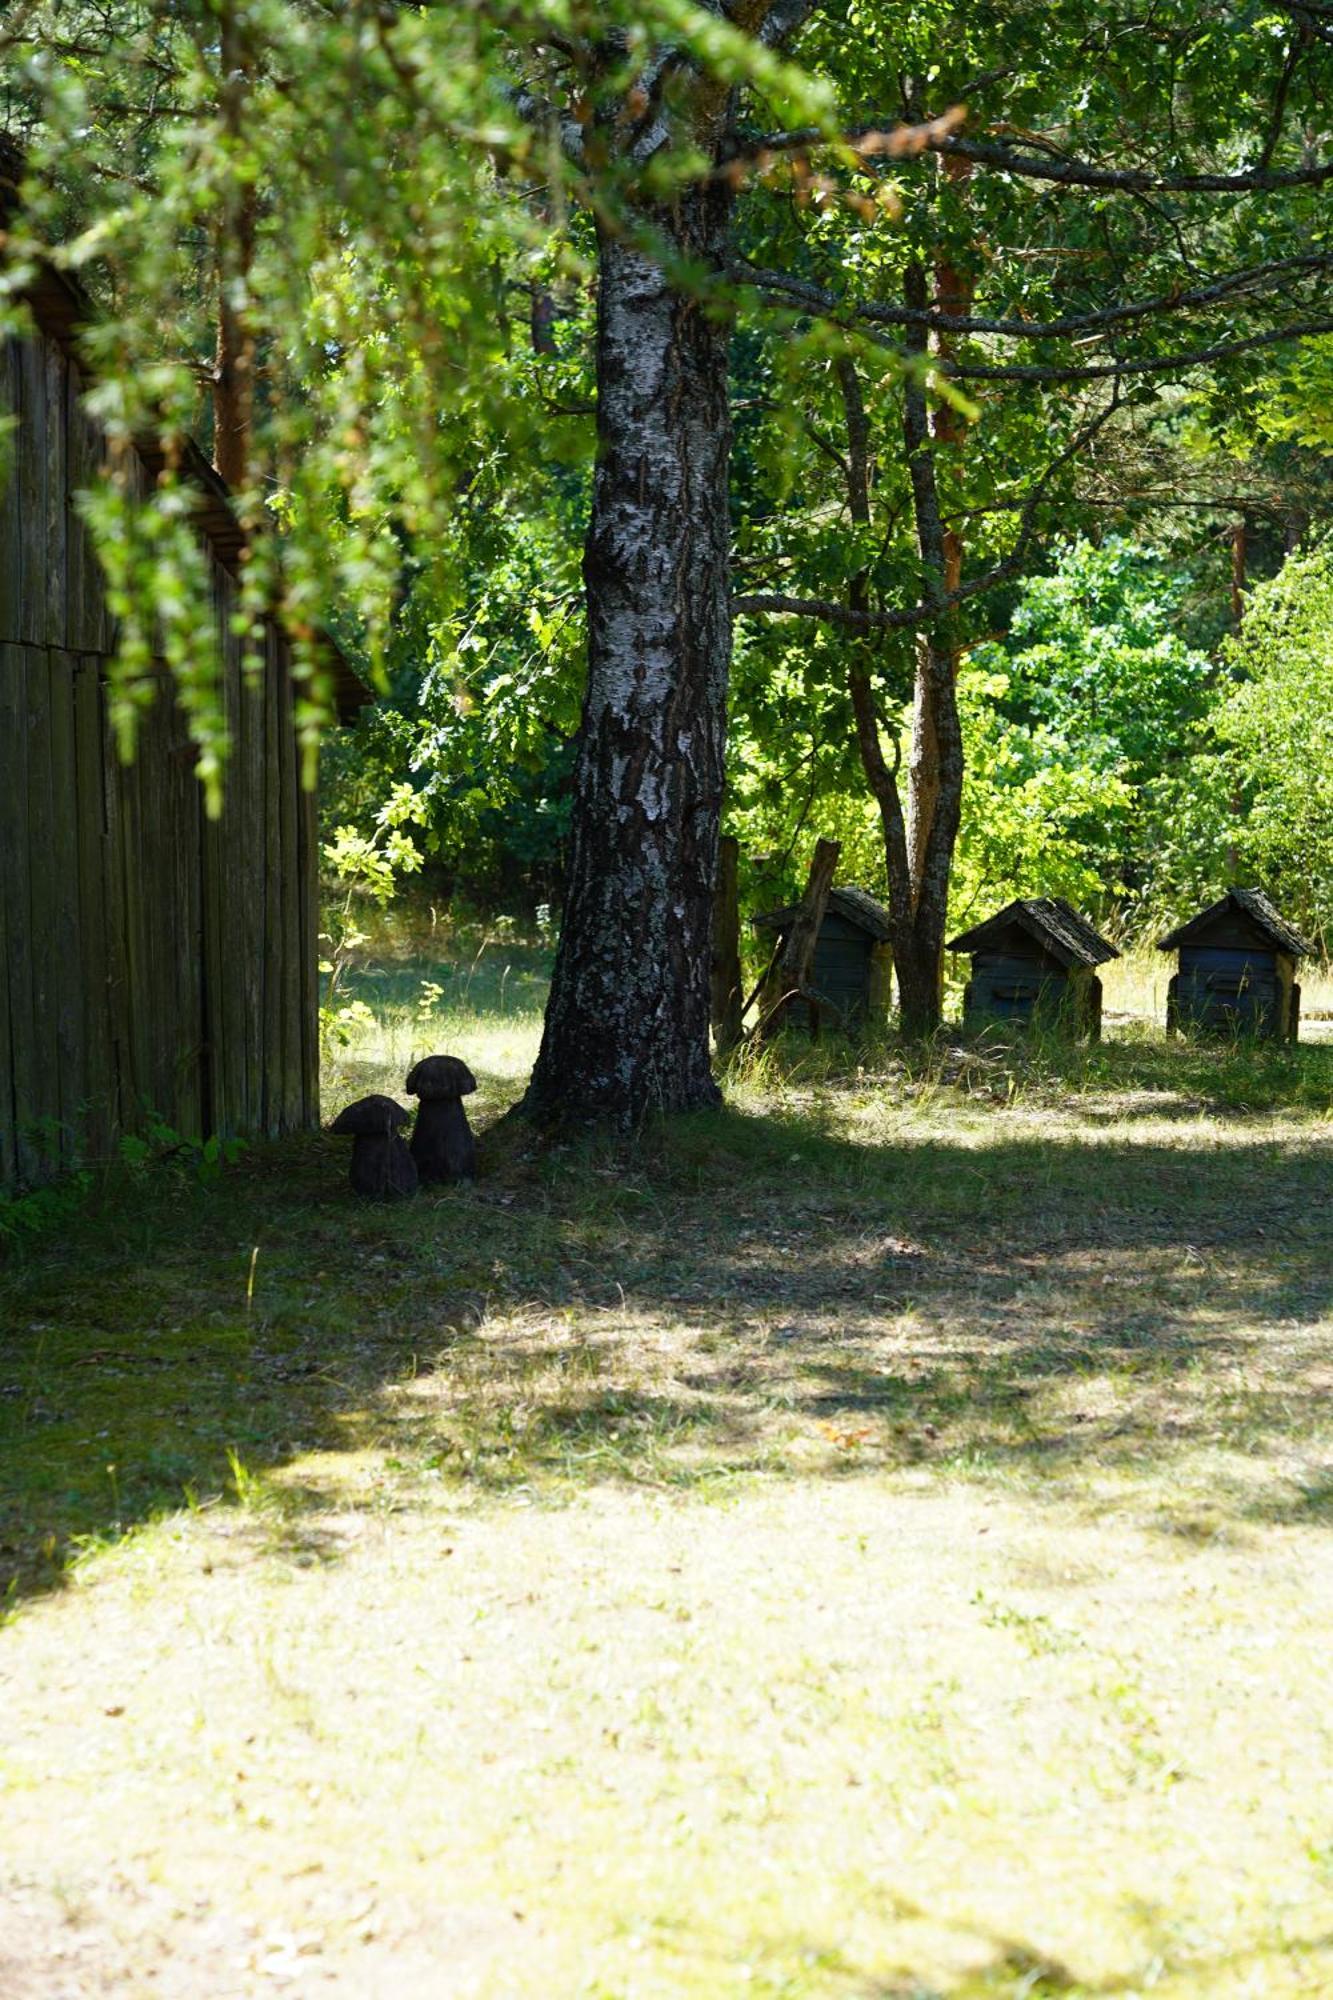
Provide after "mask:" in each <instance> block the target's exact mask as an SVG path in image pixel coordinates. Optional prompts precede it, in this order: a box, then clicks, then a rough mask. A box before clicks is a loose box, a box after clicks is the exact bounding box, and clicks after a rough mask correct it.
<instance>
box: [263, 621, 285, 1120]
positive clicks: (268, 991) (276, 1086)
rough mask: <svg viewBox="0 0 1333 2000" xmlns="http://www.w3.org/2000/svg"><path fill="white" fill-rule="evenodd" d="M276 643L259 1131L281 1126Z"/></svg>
mask: <svg viewBox="0 0 1333 2000" xmlns="http://www.w3.org/2000/svg"><path fill="white" fill-rule="evenodd" d="M278 671H279V663H278V645H277V635H276V633H275V632H274V631H273V629H272V627H271V626H270V627H269V628H268V631H267V632H266V634H265V644H264V683H263V690H262V691H263V697H264V742H263V771H262V776H263V786H264V856H263V863H264V1056H263V1062H264V1130H265V1131H266V1132H267V1133H269V1134H270V1136H273V1135H276V1134H277V1133H279V1132H281V1131H283V1130H284V1127H285V1119H284V1117H283V1102H282V1086H283V1069H282V1063H283V1048H282V966H283V956H284V944H285V940H284V937H283V868H282V863H283V855H282V804H281V799H280V780H281V761H282V745H281V741H280V736H279V730H280V721H279V703H278Z"/></svg>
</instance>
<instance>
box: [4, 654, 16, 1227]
mask: <svg viewBox="0 0 1333 2000" xmlns="http://www.w3.org/2000/svg"><path fill="white" fill-rule="evenodd" d="M3 672H4V662H3V660H0V673H3ZM3 728H4V713H3V709H0V730H3ZM7 764H8V756H7V754H6V746H5V743H4V741H3V738H2V737H0V789H2V788H4V787H5V786H6V785H7V783H8V778H9V773H8V769H7ZM8 831H9V829H8V827H7V826H6V824H5V815H4V809H3V807H0V1188H8V1187H12V1186H13V1184H14V1182H15V1181H16V1180H17V1179H18V1147H17V1145H16V1143H15V1131H14V1049H13V1042H12V1038H11V1035H10V1027H9V922H10V919H9V905H10V902H11V900H12V897H13V891H12V887H11V884H10V880H9V875H10V870H11V868H12V866H13V859H14V856H13V851H12V849H11V847H10V845H9V843H8V840H7V838H6V836H7V834H8Z"/></svg>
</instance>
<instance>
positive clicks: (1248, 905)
mask: <svg viewBox="0 0 1333 2000" xmlns="http://www.w3.org/2000/svg"><path fill="white" fill-rule="evenodd" d="M1228 910H1236V911H1239V913H1240V914H1241V915H1242V916H1245V917H1248V918H1249V919H1250V921H1251V923H1253V924H1257V925H1258V927H1259V929H1260V930H1261V931H1262V932H1263V934H1264V936H1265V937H1267V938H1271V940H1272V942H1273V948H1274V950H1275V951H1287V952H1290V953H1291V955H1292V957H1293V958H1310V957H1312V956H1313V954H1314V946H1313V945H1312V944H1311V943H1310V941H1309V939H1308V938H1303V937H1302V936H1301V934H1300V932H1299V931H1298V930H1296V929H1294V928H1293V926H1292V925H1291V924H1289V923H1288V922H1287V920H1286V918H1285V917H1284V916H1283V915H1282V913H1281V911H1280V910H1276V909H1274V907H1273V905H1272V904H1271V903H1270V902H1269V900H1268V898H1267V896H1265V894H1264V892H1263V890H1262V889H1228V890H1227V892H1226V894H1225V895H1224V896H1219V897H1218V899H1217V901H1216V902H1215V903H1210V904H1209V905H1208V908H1207V909H1206V910H1200V911H1199V914H1198V915H1197V917H1191V918H1190V919H1189V921H1188V923H1183V924H1177V925H1176V928H1175V929H1174V930H1173V931H1168V932H1167V934H1166V936H1165V937H1164V938H1161V939H1160V940H1159V941H1158V946H1157V949H1158V950H1159V951H1175V950H1177V949H1178V948H1179V946H1181V945H1182V944H1192V943H1193V942H1194V940H1195V939H1196V938H1197V937H1198V936H1199V935H1200V933H1201V932H1204V931H1206V930H1207V929H1208V928H1209V926H1210V925H1211V924H1212V923H1214V922H1215V921H1216V919H1217V918H1218V917H1220V916H1222V915H1224V914H1225V913H1226V911H1228Z"/></svg>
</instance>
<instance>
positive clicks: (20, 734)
mask: <svg viewBox="0 0 1333 2000" xmlns="http://www.w3.org/2000/svg"><path fill="white" fill-rule="evenodd" d="M27 770H28V764H27V702H26V694H25V689H24V665H23V653H22V650H21V648H19V647H18V646H14V645H7V644H0V922H2V923H3V927H4V933H3V955H2V956H0V1178H3V1179H4V1181H5V1182H6V1183H7V1184H12V1183H13V1182H14V1181H15V1180H17V1179H18V1178H19V1177H20V1176H25V1175H26V1167H27V1154H26V1151H25V1150H24V1148H23V1146H22V1144H21V1143H20V1126H21V1124H22V1123H23V1122H24V1121H25V1119H26V1117H27V1115H28V1107H29V1105H30V1104H31V1101H32V1086H31V1079H30V1075H29V1065H30V1062H31V1047H32V990H31V973H30V969H29V956H28V955H29V952H30V949H31V936H32V924H31V917H30V913H29V906H28V845H27V843H28V795H27V794H28V787H27Z"/></svg>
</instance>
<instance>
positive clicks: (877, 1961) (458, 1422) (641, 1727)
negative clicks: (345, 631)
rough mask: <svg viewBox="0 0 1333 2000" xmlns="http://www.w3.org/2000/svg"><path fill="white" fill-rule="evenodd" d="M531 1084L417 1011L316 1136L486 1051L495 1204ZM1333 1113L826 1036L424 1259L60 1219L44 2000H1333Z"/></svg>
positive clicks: (41, 1845)
mask: <svg viewBox="0 0 1333 2000" xmlns="http://www.w3.org/2000/svg"><path fill="white" fill-rule="evenodd" d="M414 976H415V975H414ZM536 1031H537V1020H536V1015H535V1014H534V1013H533V1012H532V1011H531V1010H528V1011H527V1012H518V1011H514V1012H506V1013H505V1014H503V1015H499V1014H497V1013H495V1012H492V1011H486V1010H474V1011H471V1012H469V1011H467V1010H465V1009H461V1008H458V1007H448V1008H446V1007H442V1006H441V1005H440V1004H439V1003H436V1002H432V1004H431V1006H430V1008H429V1009H427V1011H426V1012H425V1013H424V1014H423V1013H422V1012H421V1011H420V1009H419V1008H418V1007H417V1005H416V1004H415V1002H414V1001H413V1000H412V998H411V996H410V995H408V996H407V997H403V996H402V995H399V994H397V993H396V992H393V993H390V994H389V997H388V998H386V999H384V1000H382V1001H380V1002H377V1005H376V1007H375V1008H373V1009H372V1010H371V1013H370V1019H369V1021H368V1022H362V1023H361V1025H360V1026H359V1027H358V1028H357V1029H356V1033H355V1036H354V1037H353V1039H352V1040H351V1041H349V1043H348V1044H346V1045H344V1046H342V1047H341V1048H340V1049H339V1050H337V1051H336V1052H334V1053H333V1055H332V1056H331V1059H330V1073H329V1082H328V1089H327V1102H328V1105H329V1108H330V1109H331V1110H332V1109H333V1108H335V1107H336V1105H337V1103H338V1102H340V1101H343V1100H344V1099H345V1098H346V1097H347V1096H350V1095H352V1094H359V1093H360V1092H361V1091H362V1090H369V1089H386V1090H390V1091H396V1090H401V1083H402V1076H403V1075H404V1074H405V1071H406V1066H407V1062H408V1061H409V1060H410V1058H411V1057H412V1056H413V1055H415V1054H420V1053H423V1052H425V1051H426V1050H428V1049H431V1048H441V1049H447V1050H450V1051H452V1052H456V1053H459V1054H461V1055H463V1056H464V1057H465V1058H466V1059H467V1060H468V1062H469V1063H470V1064H471V1065H472V1066H473V1068H474V1070H475V1071H476V1072H477V1074H478V1076H479V1078H480V1080H481V1083H482V1089H481V1091H479V1093H478V1097H477V1099H475V1100H469V1105H470V1107H471V1106H472V1105H473V1104H476V1105H477V1106H478V1114H477V1121H476V1122H477V1124H478V1127H479V1129H480V1130H481V1134H482V1158H483V1165H485V1164H486V1160H487V1154H486V1147H485V1131H486V1128H487V1126H488V1125H489V1124H490V1122H491V1121H492V1120H493V1119H494V1117H495V1116H496V1115H497V1114H498V1113H499V1112H500V1111H501V1110H502V1109H503V1108H504V1107H505V1106H506V1105H507V1104H508V1103H509V1102H511V1101H512V1100H513V1098H514V1097H515V1096H516V1095H517V1094H518V1092H519V1090H520V1089H521V1086H522V1081H523V1078H524V1076H525V1074H526V1069H527V1065H528V1064H529V1062H530V1060H531V1056H532V1053H533V1049H534V1046H535V1038H536ZM1331 1057H1333V1051H1327V1050H1324V1049H1320V1048H1317V1047H1312V1048H1309V1049H1299V1050H1296V1051H1285V1050H1254V1049H1246V1048H1243V1047H1241V1048H1229V1047H1226V1046H1224V1045H1213V1046H1211V1047H1209V1046H1205V1045H1203V1044H1198V1045H1193V1044H1185V1043H1177V1044H1174V1045H1167V1044H1166V1043H1165V1042H1164V1041H1161V1040H1160V1039H1159V1038H1155V1037H1153V1036H1151V1035H1149V1034H1148V1033H1147V1032H1146V1031H1144V1032H1140V1033H1136V1034H1135V1035H1134V1036H1133V1037H1129V1036H1124V1037H1117V1038H1114V1039H1112V1040H1109V1041H1108V1042H1107V1043H1106V1044H1104V1045H1103V1046H1102V1048H1100V1049H1098V1050H1070V1049H1069V1048H1068V1047H1065V1046H1060V1045H1055V1044H1047V1043H1044V1042H1034V1041H1031V1040H1027V1041H1023V1040H1017V1041H1015V1042H1013V1043H1011V1044H1008V1045H1003V1046H1001V1045H995V1046H989V1047H988V1046H985V1045H982V1046H977V1045H971V1044H964V1043H963V1042H962V1041H961V1040H959V1039H957V1038H955V1039H953V1040H951V1039H950V1038H949V1037H948V1036H947V1035H946V1036H945V1037H943V1038H942V1039H941V1042H940V1043H939V1044H938V1045H937V1046H936V1047H935V1048H933V1049H932V1050H929V1051H927V1052H925V1053H924V1054H909V1053H907V1052H904V1051H902V1050H900V1049H898V1048H896V1047H895V1045H894V1044H893V1043H892V1041H891V1039H889V1038H885V1039H884V1041H883V1042H882V1043H881V1044H880V1045H878V1046H870V1047H862V1048H860V1049H856V1048H853V1047H852V1046H850V1045H838V1044H836V1043H834V1042H832V1041H830V1042H826V1043H823V1044H821V1045H820V1046H819V1047H818V1048H817V1049H815V1050H811V1049H810V1047H809V1045H808V1044H806V1043H800V1042H795V1041H792V1042H782V1043H779V1044H778V1045H777V1047H776V1048H775V1049H774V1050H773V1051H772V1053H771V1054H769V1055H767V1056H766V1057H765V1058H764V1060H763V1062H762V1064H757V1065H752V1066H750V1067H749V1068H748V1069H747V1068H742V1069H740V1070H738V1072H737V1073H736V1074H735V1075H734V1076H733V1078H732V1079H731V1081H730V1084H729V1088H728V1102H727V1105H726V1107H725V1109H724V1110H722V1111H721V1112H718V1113H710V1114H708V1115H706V1116H701V1117H697V1118H689V1119H681V1120H675V1121H671V1122H669V1123H667V1124H665V1125H660V1124H654V1125H649V1126H647V1127H645V1129H644V1130H643V1131H642V1132H640V1133H639V1134H638V1135H637V1136H636V1138H635V1140H634V1141H633V1143H631V1144H628V1145H626V1144H622V1143H615V1144H612V1143H609V1142H607V1141H605V1140H589V1141H586V1142H582V1143H580V1144H574V1145H569V1146H563V1147H556V1148H553V1149H552V1148H537V1147H525V1145H524V1143H523V1141H522V1137H521V1134H520V1135H519V1136H518V1137H517V1138H515V1137H514V1135H513V1134H512V1132H511V1133H510V1135H509V1137H508V1138H507V1141H506V1145H505V1148H504V1150H503V1152H502V1153H497V1152H493V1153H492V1155H491V1159H490V1163H489V1171H484V1172H483V1175H482V1177H481V1179H480V1180H479V1181H478V1182H477V1184H476V1185H475V1186H473V1187H464V1188H457V1189H448V1190H443V1191H441V1192H439V1193H436V1194H431V1195H428V1196H423V1197H421V1198H419V1199H418V1200H416V1201H414V1202H411V1203H406V1204H403V1205H402V1206H400V1207H391V1208H383V1209H381V1208H373V1207H372V1208H366V1207H364V1206H362V1205H361V1204H359V1203H357V1202H356V1201H355V1199H354V1198H353V1197H352V1195H351V1193H350V1190H349V1189H348V1187H347V1183H346V1159H345V1157H344V1155H343V1152H342V1150H341V1148H340V1147H338V1146H337V1145H336V1144H335V1143H332V1142H329V1141H326V1140H324V1139H323V1138H321V1137H317V1136H314V1137H310V1138H308V1139H305V1140H302V1141H299V1142H293V1143H291V1144H289V1145H285V1146H282V1147H277V1148H257V1149H255V1150H254V1151H253V1152H252V1153H251V1154H249V1155H248V1156H247V1157H246V1158H245V1159H244V1160H243V1161H242V1162H241V1163H240V1165H239V1166H237V1167H236V1168H234V1169H231V1170H229V1171H228V1172H227V1173H226V1174H225V1176H224V1177H223V1180H222V1183H221V1185H220V1186H219V1187H218V1188H216V1189H213V1190H209V1189H205V1188H201V1187H200V1186H198V1184H197V1183H196V1182H194V1181H193V1180H191V1179H190V1178H189V1177H188V1176H185V1175H180V1174H176V1175H172V1174H170V1173H167V1174H163V1175H159V1176H157V1177H154V1176H152V1175H149V1176H145V1177H141V1178H140V1181H139V1183H138V1185H137V1186H136V1188H135V1189H133V1190H132V1191H131V1192H130V1198H125V1190H123V1189H122V1190H121V1191H120V1192H119V1193H117V1192H116V1191H115V1190H114V1189H110V1188H108V1189H106V1190H103V1191H102V1193H101V1194H100V1195H99V1196H98V1197H97V1199H96V1200H95V1201H94V1202H93V1203H92V1205H91V1206H88V1207H86V1208H84V1209H82V1210H79V1209H75V1210H72V1211H71V1212H70V1214H69V1215H68V1216H66V1217H64V1218H63V1220H62V1236H61V1239H60V1240H59V1241H54V1240H52V1239H50V1238H46V1239H38V1240H35V1241H34V1242H32V1243H31V1244H29V1245H26V1246H25V1248H24V1252H23V1256H22V1257H21V1259H20V1260H18V1261H17V1262H16V1263H14V1264H12V1265H11V1267H10V1268H9V1269H8V1270H7V1271H6V1272H5V1273H3V1274H0V1315H3V1318H4V1324H5V1326H6V1328H7V1334H6V1338H5V1341H4V1344H3V1347H2V1348H0V1392H2V1393H0V1465H2V1466H3V1468H4V1470H3V1477H2V1478H0V1578H3V1579H8V1578H12V1579H13V1588H12V1590H11V1593H10V1596H9V1598H8V1600H7V1604H8V1608H9V1616H8V1619H7V1622H6V1624H5V1629H4V1630H3V1633H0V1793H2V1794H3V1808H2V1809H0V1967H3V1978H0V1985H3V1986H4V1990H5V1993H6V2000H8V1996H9V1994H10V1993H11V1992H12V1993H13V1994H15V1995H16V1996H19V2000H27V1996H29V1995H33V1996H35V1995H38V1994H40V1995H42V2000H46V1996H47V1994H48V1993H52V1992H58V1991H59V1990H60V1987H59V1984H58V1983H57V1982H58V1981H59V1980H60V1979H64V1980H65V1981H66V1983H67V1984H68V1985H69V1986H70V1987H71V1990H73V1991H76V1992H81V1991H84V1990H86V1991H89V1992H95V1991H98V1990H110V1991H113V1992H116V1993H118V1994H119V1993H122V1992H123V1993H126V1994H134V1993H136V1992H139V1991H143V1992H148V1991H152V1990H174V1991H176V1992H177V1993H179V1994H182V1995H185V1996H192V1995H194V1994H198V1995H200V1996H201V2000H202V1996H204V1995H208V1996H209V2000H212V1996H213V1995H214V1994H215V1993H217V1992H219V1991H228V1992H230V1991H234V1992H236V1993H238V1994H245V1995H251V1994H258V1993H267V1992H271V1991H276V1990H286V1991H292V1992H295V1993H303V1992H306V1991H311V1992H318V1991H334V1992H347V1993H355V1994H358V1995H360V1994H369V1995H375V1994H381V1993H383V1994H392V1995H393V1996H394V2000H416V1996H421V2000H427V1996H429V2000H435V1996H437V1995H439V1994H440V1993H442V1992H444V1993H459V1994H476V1995H483V1996H490V1995H494V1996H497V2000H498V1996H501V1995H505V1996H508V1995H516V1994H517V1995H533V1996H538V1995H540V1996H542V2000H545V1996H547V1995H551V1994H560V1995H563V1994H566V1993H568V1994H571V1995H580V1996H588V2000H593V1996H601V2000H607V1996H617V2000H621V1996H624V2000H628V1996H630V1995H635V1996H637V1995H649V1996H656V1995H662V1996H677V1995H680V1996H686V2000H689V1996H695V1995H697V1996H699V2000H714V1996H719V1995H720V1996H724V2000H725V1996H731V1995H736V1996H739V1995H742V1994H745V1995H753V1994H756V1993H760V1994H767V1995H771V1996H779V1995H781V1996H787V2000H790V1996H820V2000H825V1997H826V1996H836V2000H844V1996H845V2000H853V1996H855V2000H865V1996H867V1995H870V1994H875V1995H877V1996H892V2000H903V1997H904V1996H906V1995H909V1994H910V1995H913V1996H918V2000H919V1996H949V2000H981V1996H992V1995H1002V1996H1007V2000H1018V1997H1019V1996H1020V1995H1021V1996H1028V1997H1029V2000H1030V1996H1032V1995H1036V1994H1043V1993H1045V1994H1062V1995H1091V1994H1099V1995H1108V1994H1114V1995H1124V1996H1129V1995H1131V1994H1137V1993H1148V1992H1151V1993H1153V1994H1154V1995H1156V1994H1166V1995H1169V1996H1175V2000H1186V1996H1188V2000H1213V1996H1214V1995H1221V1996H1224V2000H1227V1996H1235V2000H1240V1996H1242V1995H1244V1996H1250V1995H1253V1994H1256V1993H1263V1994H1265V1995H1268V1994H1270V1993H1271V1994H1274V1995H1278V1996H1283V1995H1296V1994H1308V1995H1316V1994H1321V1993H1323V1992H1326V1991H1328V1990H1329V1989H1330V1986H1333V1954H1331V1952H1330V1946H1329V1942H1328V1940H1329V1938H1330V1936H1333V1863H1331V1862H1330V1854H1331V1853H1333V1845H1331V1842H1333V1825H1331V1823H1330V1818H1329V1810H1328V1804H1327V1801H1328V1798H1329V1796H1330V1794H1333V1782H1331V1781H1333V1735H1331V1733H1330V1725H1329V1722H1328V1717H1329V1716H1330V1714H1333V1699H1330V1697H1331V1696H1333V1685H1331V1684H1330V1683H1331V1680H1333V1674H1331V1672H1330V1668H1329V1664H1328V1648H1327V1631H1328V1627H1329V1621H1330V1616H1331V1615H1333V1595H1331V1593H1333V1583H1331V1582H1330V1578H1331V1577H1333V1570H1331V1569H1330V1565H1329V1563H1328V1559H1327V1547H1326V1544H1327V1536H1328V1533H1329V1528H1330V1523H1331V1522H1333V1506H1331V1504H1330V1493H1333V1434H1331V1433H1330V1425H1329V1411H1330V1399H1333V1363H1330V1359H1329V1353H1330V1335H1331V1334H1333V1324H1331V1322H1330V1310H1331V1307H1333V1297H1331V1292H1333V1287H1331V1285H1330V1271H1333V1218H1331V1217H1330V1212H1329V1210H1330V1204H1329V1202H1328V1199H1327V1189H1328V1185H1329V1168H1330V1163H1331V1162H1330V1153H1331V1152H1333V1133H1331V1132H1330V1123H1329V1118H1328V1106H1329V1101H1330V1093H1329V1086H1330V1082H1331V1081H1333V1078H1331V1077H1330V1071H1329V1062H1330V1059H1331ZM109 1857H111V1858H110V1859H109ZM57 1953H59V1954H61V1955H60V1956H56V1954H57ZM80 1981H81V1982H82V1985H80V1984H79V1982H80Z"/></svg>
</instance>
